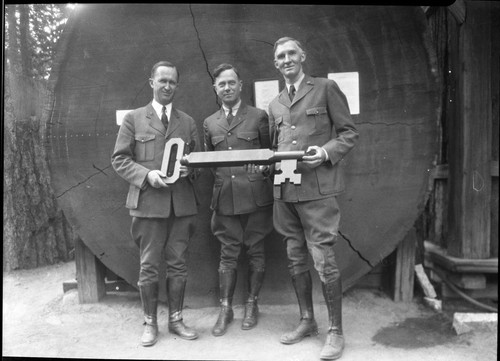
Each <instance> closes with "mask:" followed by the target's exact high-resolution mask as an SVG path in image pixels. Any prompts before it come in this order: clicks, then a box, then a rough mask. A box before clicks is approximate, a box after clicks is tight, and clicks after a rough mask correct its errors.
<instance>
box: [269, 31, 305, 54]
mask: <svg viewBox="0 0 500 361" xmlns="http://www.w3.org/2000/svg"><path fill="white" fill-rule="evenodd" d="M288 41H293V42H295V44H297V46H298V47H299V48H301V49H302V51H305V49H304V47H303V46H302V44H301V43H300V41H298V40H297V39H294V38H291V37H289V36H285V37H283V38H279V39H278V40H276V42H275V43H274V48H273V56H274V54H276V48H277V47H278V45H281V44H284V43H286V42H288Z"/></svg>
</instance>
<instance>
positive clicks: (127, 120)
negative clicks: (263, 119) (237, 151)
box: [111, 103, 201, 218]
mask: <svg viewBox="0 0 500 361" xmlns="http://www.w3.org/2000/svg"><path fill="white" fill-rule="evenodd" d="M171 138H182V139H183V140H184V142H186V144H187V145H188V146H190V148H191V150H192V151H197V150H200V148H201V147H200V145H199V144H197V143H199V139H198V130H197V128H196V123H195V121H194V120H193V118H191V117H190V116H189V115H187V114H186V113H184V112H182V111H180V110H178V109H175V108H173V107H172V112H171V115H170V119H169V124H168V129H165V126H164V125H163V123H162V122H161V120H160V119H159V118H158V115H157V114H156V112H155V110H154V108H153V106H152V104H151V103H149V104H148V105H146V106H145V107H142V108H138V109H135V110H132V111H131V112H129V113H127V115H126V116H125V117H124V119H123V123H122V125H121V126H120V130H119V131H118V137H117V139H116V143H115V149H114V152H113V155H112V157H111V163H112V165H113V168H114V169H115V171H116V172H117V173H118V175H119V176H120V177H122V178H123V179H125V180H126V181H127V182H128V183H130V187H129V191H128V195H127V202H126V207H127V208H129V209H130V215H131V216H135V217H158V218H168V217H170V215H171V212H172V209H173V212H174V214H175V215H176V216H188V215H194V214H197V213H198V209H197V205H198V201H197V197H196V195H195V190H194V188H193V184H192V181H193V177H183V178H180V179H179V180H178V181H176V182H175V183H174V184H173V185H170V186H169V187H167V188H153V187H151V186H150V185H149V183H148V182H147V179H146V178H147V174H148V172H149V171H150V170H153V169H161V163H162V161H163V153H164V149H165V143H166V142H167V141H168V140H169V139H171Z"/></svg>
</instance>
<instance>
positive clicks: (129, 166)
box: [111, 61, 200, 346]
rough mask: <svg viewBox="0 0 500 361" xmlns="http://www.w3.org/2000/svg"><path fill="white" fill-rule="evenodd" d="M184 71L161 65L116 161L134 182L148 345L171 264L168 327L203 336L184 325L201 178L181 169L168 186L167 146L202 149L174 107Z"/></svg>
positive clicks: (127, 125)
mask: <svg viewBox="0 0 500 361" xmlns="http://www.w3.org/2000/svg"><path fill="white" fill-rule="evenodd" d="M178 82H179V72H178V70H177V68H176V67H175V66H174V65H173V64H172V63H170V62H167V61H161V62H159V63H156V64H155V65H154V66H153V68H152V70H151V77H150V79H149V84H150V86H151V88H152V89H153V100H152V101H151V102H150V103H149V104H147V105H146V106H144V107H141V108H138V109H135V110H132V111H131V112H129V113H127V115H126V116H125V117H124V119H123V123H122V124H121V126H120V130H119V132H118V137H117V139H116V143H115V148H114V152H113V155H112V158H111V163H112V165H113V168H114V169H115V171H116V172H117V173H118V175H120V177H122V178H123V179H125V180H126V181H127V182H128V183H130V187H129V191H128V195H127V202H126V207H127V208H128V209H129V210H130V211H129V212H130V215H131V216H132V224H131V230H130V232H131V235H132V239H133V240H134V242H135V243H136V244H137V246H138V247H139V251H140V272H139V280H138V282H137V284H138V286H139V292H140V295H141V301H142V307H143V311H144V324H145V328H144V332H143V335H142V338H141V343H142V345H143V346H151V345H154V344H155V343H156V341H157V339H158V322H157V307H158V289H159V282H160V280H159V267H160V263H161V262H162V261H163V259H165V261H166V265H167V279H166V287H167V300H168V308H169V319H168V321H169V323H168V329H169V331H170V332H171V333H173V334H175V335H177V336H179V337H180V338H183V339H187V340H192V339H195V338H197V337H198V335H197V333H196V332H195V331H194V330H192V329H190V328H188V327H186V326H185V325H184V323H183V317H182V307H183V300H184V290H185V287H186V280H187V267H186V251H187V247H188V244H189V240H190V238H191V236H192V234H193V232H194V225H195V215H196V214H197V213H198V200H197V197H196V194H195V191H194V188H193V181H194V180H195V177H196V174H195V172H193V171H192V170H190V169H189V168H187V167H185V166H181V170H180V179H179V180H178V181H177V182H175V183H174V184H170V185H167V184H166V183H165V182H164V179H165V177H166V175H165V174H164V173H163V172H161V170H160V169H161V164H162V160H163V153H164V149H165V143H166V142H167V141H168V140H169V139H171V138H182V140H184V142H185V143H186V144H188V146H189V147H190V150H192V151H197V150H199V148H200V146H199V144H198V143H199V141H198V131H197V128H196V124H195V121H194V120H193V118H191V117H190V116H189V115H187V114H186V113H184V112H182V111H180V110H179V109H176V108H174V107H173V106H172V100H173V99H174V95H175V92H176V90H177V87H178Z"/></svg>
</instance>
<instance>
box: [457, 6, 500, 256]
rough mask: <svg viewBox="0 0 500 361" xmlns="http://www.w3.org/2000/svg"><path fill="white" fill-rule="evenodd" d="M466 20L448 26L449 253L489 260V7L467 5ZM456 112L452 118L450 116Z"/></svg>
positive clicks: (490, 140)
mask: <svg viewBox="0 0 500 361" xmlns="http://www.w3.org/2000/svg"><path fill="white" fill-rule="evenodd" d="M466 5H467V16H466V20H465V22H464V23H463V24H461V25H460V26H458V25H456V24H455V25H452V28H451V30H452V31H451V39H452V40H451V47H450V48H451V52H452V53H451V56H450V58H451V75H450V76H451V77H452V79H453V78H454V81H455V85H456V86H455V87H454V90H455V94H452V97H451V99H450V105H451V110H452V111H451V114H452V119H450V121H451V122H450V127H449V129H450V137H449V138H450V151H449V154H450V159H449V166H450V177H449V182H450V183H449V185H450V203H449V205H450V208H449V209H450V211H449V220H450V221H449V227H450V232H449V241H448V253H449V254H450V255H451V256H455V257H461V258H470V259H483V258H488V257H489V256H490V235H491V227H490V222H491V214H490V207H491V150H492V148H491V144H492V133H491V129H492V126H491V124H492V99H491V76H490V74H491V62H492V53H491V51H492V46H491V44H492V39H493V38H494V36H495V35H493V34H492V29H491V15H490V11H491V7H490V6H491V5H490V4H489V3H488V2H475V1H467V2H466ZM453 113H454V114H453Z"/></svg>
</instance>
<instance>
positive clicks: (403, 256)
mask: <svg viewBox="0 0 500 361" xmlns="http://www.w3.org/2000/svg"><path fill="white" fill-rule="evenodd" d="M416 241H417V232H416V230H415V228H412V229H410V231H409V232H408V234H407V235H406V237H405V238H404V239H403V241H401V243H400V244H399V246H398V248H397V250H396V267H395V271H394V272H395V274H394V301H395V302H410V301H411V300H412V299H413V283H414V279H415V273H414V272H415V247H416Z"/></svg>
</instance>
